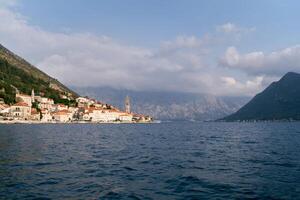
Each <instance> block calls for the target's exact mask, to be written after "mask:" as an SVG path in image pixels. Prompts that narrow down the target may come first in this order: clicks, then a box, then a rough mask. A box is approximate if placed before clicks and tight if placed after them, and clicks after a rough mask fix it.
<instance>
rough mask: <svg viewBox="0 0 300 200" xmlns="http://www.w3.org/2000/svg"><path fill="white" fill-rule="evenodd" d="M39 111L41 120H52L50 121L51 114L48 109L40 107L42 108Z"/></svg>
mask: <svg viewBox="0 0 300 200" xmlns="http://www.w3.org/2000/svg"><path fill="white" fill-rule="evenodd" d="M41 113H42V118H41V122H52V121H53V119H52V115H51V113H50V112H49V110H47V109H42V110H41Z"/></svg>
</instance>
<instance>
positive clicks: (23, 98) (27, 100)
mask: <svg viewBox="0 0 300 200" xmlns="http://www.w3.org/2000/svg"><path fill="white" fill-rule="evenodd" d="M16 102H25V103H26V104H27V105H28V106H29V107H31V106H32V97H31V96H29V95H26V94H18V93H17V94H16Z"/></svg>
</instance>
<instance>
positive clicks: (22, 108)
mask: <svg viewBox="0 0 300 200" xmlns="http://www.w3.org/2000/svg"><path fill="white" fill-rule="evenodd" d="M30 99H31V98H30ZM10 113H11V116H12V117H14V118H16V119H21V120H28V119H29V118H30V116H31V106H29V105H28V104H27V103H25V102H19V103H16V104H14V105H12V106H11V109H10Z"/></svg>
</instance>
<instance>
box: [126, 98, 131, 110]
mask: <svg viewBox="0 0 300 200" xmlns="http://www.w3.org/2000/svg"><path fill="white" fill-rule="evenodd" d="M125 112H127V113H130V112H131V111H130V98H129V96H128V95H127V96H126V98H125Z"/></svg>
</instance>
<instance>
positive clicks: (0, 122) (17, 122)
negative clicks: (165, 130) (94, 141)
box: [0, 120, 160, 124]
mask: <svg viewBox="0 0 300 200" xmlns="http://www.w3.org/2000/svg"><path fill="white" fill-rule="evenodd" d="M157 123H160V122H156V121H149V122H125V121H123V122H88V121H71V122H41V121H22V120H11V121H8V120H7V121H0V124H157Z"/></svg>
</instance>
